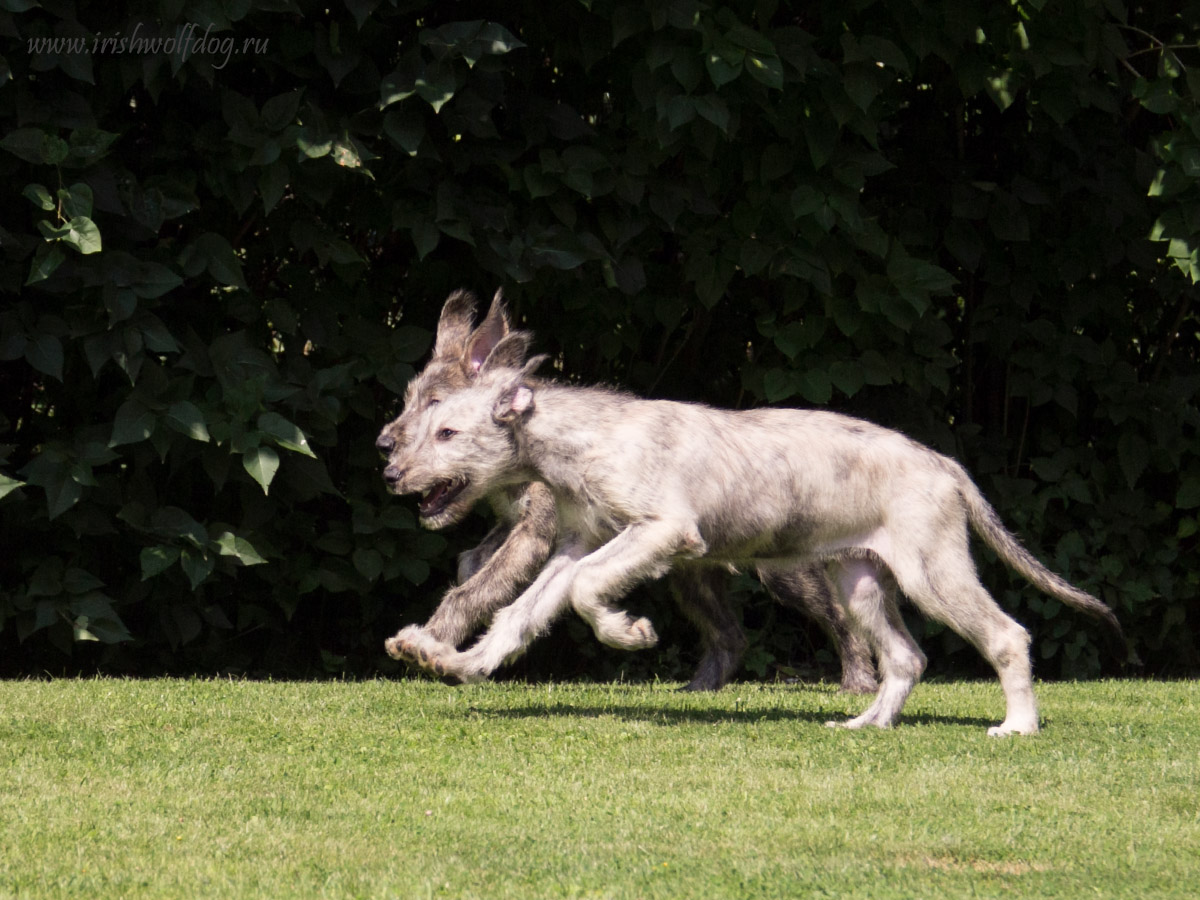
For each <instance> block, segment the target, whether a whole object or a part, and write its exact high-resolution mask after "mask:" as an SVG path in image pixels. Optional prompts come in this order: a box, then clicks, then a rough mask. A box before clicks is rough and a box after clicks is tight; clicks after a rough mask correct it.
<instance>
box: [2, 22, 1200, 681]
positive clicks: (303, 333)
mask: <svg viewBox="0 0 1200 900" xmlns="http://www.w3.org/2000/svg"><path fill="white" fill-rule="evenodd" d="M0 9H2V10H3V12H2V13H0V35H2V36H3V43H2V45H0V47H2V55H0V159H3V163H4V168H5V171H6V172H8V177H7V179H6V184H5V186H4V187H3V188H2V189H0V495H2V498H0V540H2V546H3V547H4V550H3V552H2V553H0V646H2V647H3V650H2V651H0V658H2V659H3V660H4V662H3V663H2V664H0V665H2V666H3V667H4V668H5V669H6V670H26V671H29V670H34V669H39V668H49V669H55V668H63V667H67V668H87V667H91V666H98V665H99V666H108V667H114V668H131V669H135V670H136V669H139V668H140V669H143V670H147V669H151V668H162V667H166V668H191V669H208V670H213V669H221V668H228V669H248V668H249V669H255V668H260V669H270V670H276V671H281V670H288V671H297V670H304V669H308V670H312V669H319V668H321V667H322V666H324V667H331V668H335V669H336V668H341V667H343V666H346V667H351V668H353V669H356V670H363V669H368V668H371V667H376V666H379V667H386V665H387V663H386V661H385V660H384V659H383V657H382V652H381V642H382V639H383V637H385V636H386V635H387V634H389V633H390V632H391V631H393V630H394V629H395V628H396V627H398V626H399V625H400V624H403V623H405V622H409V621H417V620H421V619H423V617H424V616H425V615H426V614H427V613H428V611H429V610H430V609H431V608H432V606H433V604H434V603H435V602H436V601H437V599H438V596H439V595H440V593H441V591H442V589H443V588H444V587H445V585H446V584H447V582H448V579H449V573H450V570H451V565H450V558H451V557H452V550H453V549H455V548H456V547H458V546H461V544H462V543H463V542H465V541H467V540H469V539H470V538H471V536H472V535H473V534H474V535H475V536H478V527H482V525H483V524H484V523H483V520H482V518H481V519H480V520H479V522H477V523H475V525H476V527H475V528H470V527H468V528H465V529H461V530H460V531H459V532H458V533H455V534H448V535H435V534H429V533H424V532H421V531H420V530H418V528H417V527H416V524H415V520H414V516H413V510H412V506H411V504H409V503H406V502H404V501H403V500H396V499H393V498H389V497H387V496H386V495H385V493H384V492H383V490H382V488H381V482H380V479H379V468H380V466H379V462H378V459H377V457H376V454H375V451H374V449H373V446H372V443H373V438H374V435H375V434H376V432H377V430H378V428H379V427H380V425H381V424H382V423H383V422H384V421H385V420H386V419H387V418H388V417H389V416H390V415H391V414H392V413H394V411H395V407H396V403H397V395H398V394H400V393H401V391H402V389H403V386H404V384H405V381H406V380H407V379H408V378H409V377H410V376H411V374H412V373H413V370H414V366H418V365H420V363H421V361H422V359H423V355H424V354H425V353H426V351H427V349H428V348H429V346H430V341H431V329H432V327H433V323H434V322H435V321H436V316H437V312H438V310H439V308H440V304H441V301H442V299H443V298H444V297H445V296H446V294H447V293H448V292H449V291H450V290H451V289H454V288H458V287H463V286H466V287H472V288H475V289H477V290H478V291H479V292H481V293H482V294H484V295H485V296H486V295H490V293H491V291H492V290H493V289H494V288H495V287H496V286H497V285H503V286H504V287H505V289H506V292H507V296H508V297H509V298H510V300H511V302H512V303H513V306H514V309H515V311H516V313H517V314H518V315H519V316H520V317H521V318H522V320H523V321H524V322H525V323H526V324H527V325H528V326H529V327H531V328H533V329H534V330H535V331H536V333H537V336H538V346H539V348H540V349H543V350H547V351H549V352H551V353H553V354H556V356H557V358H558V359H559V360H560V361H561V366H562V370H563V372H564V373H565V374H566V375H567V376H568V377H571V378H577V379H580V380H582V381H585V382H591V381H597V380H604V381H612V382H618V383H621V384H623V385H626V386H628V387H630V388H631V389H633V390H636V391H638V392H642V393H645V394H648V395H653V396H662V397H676V398H686V399H703V400H706V401H709V402H713V403H717V404H721V405H727V406H751V405H757V404H764V403H775V404H779V403H783V404H788V403H791V404H807V405H821V406H830V407H832V408H836V409H839V410H843V411H847V412H850V413H853V414H858V415H863V416H866V417H869V418H872V419H875V420H877V421H880V422H882V423H884V424H887V425H890V426H893V427H897V428H900V429H902V430H904V431H906V432H907V433H909V434H911V435H912V436H914V437H916V438H918V439H920V440H923V441H925V442H927V443H929V444H931V445H933V446H935V447H937V448H938V449H940V450H942V451H944V452H948V453H951V454H953V455H955V456H956V457H958V458H960V459H962V460H963V461H964V462H965V463H966V464H967V465H968V467H969V468H970V470H971V471H972V472H973V473H974V474H975V475H976V476H977V478H978V479H979V481H980V483H981V485H982V487H983V488H984V491H985V493H987V494H988V495H989V496H990V497H991V498H992V500H993V501H994V503H995V504H996V506H997V507H998V509H1000V511H1001V513H1002V515H1003V516H1004V518H1005V520H1006V521H1007V522H1008V523H1009V525H1010V526H1011V527H1013V528H1014V530H1016V531H1017V532H1019V533H1020V534H1021V535H1023V536H1024V537H1025V538H1026V539H1027V540H1028V541H1029V542H1030V544H1031V545H1032V546H1033V547H1034V548H1035V549H1036V550H1037V551H1038V552H1039V553H1040V554H1041V555H1042V557H1043V558H1044V559H1045V560H1046V561H1047V562H1048V563H1049V564H1051V565H1052V566H1053V567H1054V568H1056V569H1057V570H1058V571H1060V572H1062V573H1063V574H1064V575H1066V576H1067V577H1069V578H1070V579H1072V580H1073V581H1075V582H1076V583H1078V584H1080V585H1082V586H1084V587H1086V588H1087V589H1088V590H1090V591H1092V592H1094V593H1096V594H1098V595H1099V596H1101V597H1103V598H1104V599H1105V600H1107V601H1108V602H1109V603H1111V604H1112V605H1113V606H1114V607H1115V608H1116V609H1117V611H1118V614H1119V615H1120V617H1121V619H1122V620H1123V622H1124V623H1125V624H1126V626H1127V628H1128V631H1129V632H1130V634H1131V636H1132V637H1133V638H1134V640H1135V643H1136V645H1137V647H1138V649H1139V651H1140V652H1141V655H1142V656H1143V657H1144V658H1145V659H1146V660H1147V661H1148V663H1149V664H1150V665H1151V667H1152V668H1153V669H1154V670H1155V671H1158V672H1163V673H1178V672H1182V671H1194V670H1195V669H1196V668H1197V665H1198V663H1200V658H1198V654H1197V647H1196V635H1195V627H1196V615H1197V611H1196V606H1195V600H1196V596H1197V583H1198V575H1197V569H1196V566H1195V555H1194V554H1195V550H1196V542H1197V537H1196V534H1197V512H1196V510H1197V508H1198V507H1200V440H1198V436H1197V424H1198V418H1200V417H1198V415H1197V405H1196V395H1197V390H1198V389H1200V336H1198V331H1200V319H1198V316H1197V310H1196V306H1195V303H1194V298H1195V295H1196V294H1195V282H1196V280H1197V278H1198V277H1200V255H1198V250H1197V248H1198V247H1200V111H1198V108H1197V98H1198V97H1200V53H1197V47H1196V35H1197V33H1198V26H1200V5H1198V4H1196V3H1194V2H1193V3H1183V4H1171V3H1164V4H1159V3H1122V2H1119V0H1066V2H1058V3H1046V2H1044V0H1019V2H1014V3H994V2H988V0H930V2H924V0H878V2H872V0H854V2H850V3H846V2H838V3H832V2H827V0H826V2H816V3H796V4H788V3H779V2H775V0H758V2H748V0H744V2H734V3H721V4H716V3H709V2H703V0H676V2H655V0H633V2H611V0H582V2H574V3H572V2H567V3H562V4H549V5H548V4H545V3H527V2H521V0H514V2H511V3H505V4H494V3H479V2H471V0H465V2H459V3H430V2H404V0H390V2H380V0H345V2H344V3H340V2H336V3H332V4H312V3H308V2H304V0H225V2H217V0H198V2H188V0H163V2H159V3H153V2H121V0H116V2H111V3H106V4H83V3H77V2H71V0H42V2H40V3H39V2H35V0H0ZM982 565H983V567H984V568H985V581H987V583H988V584H989V585H990V586H992V587H993V588H994V589H995V592H996V594H997V596H998V598H999V599H1000V600H1001V602H1002V603H1004V604H1005V605H1006V606H1007V607H1008V608H1010V609H1012V610H1013V611H1014V613H1015V614H1016V615H1017V617H1018V618H1020V619H1021V620H1022V621H1023V622H1025V623H1027V624H1028V625H1029V626H1030V627H1031V629H1032V630H1033V631H1034V633H1035V656H1036V657H1037V658H1038V659H1039V661H1040V671H1041V672H1042V674H1046V675H1058V674H1064V675H1079V674H1091V673H1094V672H1096V671H1098V670H1099V667H1100V665H1101V663H1102V658H1101V654H1100V651H1099V648H1098V643H1097V641H1096V640H1095V638H1096V634H1095V633H1094V632H1093V631H1092V630H1091V629H1090V626H1088V625H1087V624H1086V623H1084V622H1081V621H1080V620H1079V618H1078V617H1077V616H1074V615H1068V614H1066V613H1063V612H1061V610H1060V607H1059V605H1058V604H1057V603H1056V602H1054V601H1050V600H1047V599H1046V598H1044V597H1042V596H1040V595H1038V594H1037V593H1036V592H1034V591H1033V590H1032V589H1030V588H1027V587H1025V586H1024V585H1023V584H1022V583H1020V582H1018V581H1017V580H1015V579H1011V578H1009V576H1008V575H1007V574H1006V573H1005V572H1004V570H1003V568H1002V567H1000V566H998V565H997V564H995V562H994V561H992V560H989V559H986V558H984V559H982ZM738 592H739V593H740V594H741V595H743V596H742V598H741V599H742V600H743V602H744V603H745V604H746V607H747V609H746V618H747V624H748V625H749V626H750V628H751V631H752V636H753V638H754V645H753V649H752V652H751V654H750V656H749V657H748V666H749V668H750V670H751V671H752V672H756V673H758V674H767V673H769V672H770V670H771V665H772V664H788V663H792V662H794V661H796V659H797V658H798V657H799V656H801V655H803V654H802V652H801V651H802V650H803V649H804V648H805V647H806V646H807V645H808V644H810V643H812V642H811V641H806V640H804V639H803V638H804V634H805V633H804V632H803V630H802V628H803V626H801V625H800V624H799V623H796V622H793V621H790V620H788V621H782V620H781V621H778V622H776V621H775V619H774V615H775V613H774V611H773V609H772V608H771V607H770V605H769V604H767V603H765V602H764V600H763V598H762V597H761V594H760V593H758V592H757V589H756V588H755V587H753V586H752V585H751V584H750V582H748V581H747V582H745V583H739V586H738ZM635 600H636V598H635ZM652 611H653V614H654V615H655V617H656V620H661V621H663V622H664V623H666V624H667V625H668V626H669V624H670V620H671V618H672V616H671V613H670V610H669V606H668V605H667V604H665V603H661V604H656V605H655V606H654V607H653V610H652ZM668 633H673V632H672V631H671V629H670V627H668ZM678 640H679V641H681V642H682V647H683V650H684V655H686V653H687V649H688V642H691V641H693V640H694V639H693V638H692V637H691V636H690V635H687V634H686V633H684V632H683V631H680V632H679V634H678ZM931 642H932V643H934V644H938V645H939V647H938V648H937V649H938V650H939V651H940V652H936V653H933V654H932V656H933V657H934V658H935V659H941V660H944V661H948V662H949V664H953V663H955V662H956V661H957V662H959V663H960V664H961V665H962V666H973V665H975V664H976V663H975V662H974V656H973V653H959V652H957V651H959V650H961V649H962V646H961V643H959V642H956V640H955V639H953V638H952V636H950V635H949V634H941V635H938V634H936V633H935V630H934V629H932V628H930V629H927V634H926V643H927V644H928V643H931ZM580 647H581V648H583V650H582V651H581V652H582V653H583V654H584V656H586V655H587V654H588V653H591V652H593V651H592V649H591V648H592V647H593V643H592V642H591V641H590V639H587V640H586V641H584V642H583V643H581V644H580ZM679 651H680V646H679V645H676V644H670V645H668V646H666V647H664V648H663V652H662V653H660V654H659V656H658V657H657V659H655V658H653V657H643V658H642V659H641V662H640V663H638V664H640V665H645V666H646V667H647V668H646V671H650V670H654V671H657V672H659V673H660V674H664V675H671V674H674V672H673V671H672V670H673V668H674V667H675V666H677V665H679V664H680V663H678V656H679ZM577 660H578V656H576V655H571V656H570V659H569V660H568V659H566V658H561V659H558V660H557V661H555V662H553V663H552V664H553V665H554V666H555V667H556V668H555V671H558V672H568V673H573V672H575V671H578V670H579V668H580V665H581V664H580V663H579V662H578V661H577ZM547 664H551V663H550V662H549V661H548V662H547ZM616 664H617V663H616V661H615V658H614V657H611V656H604V657H602V658H600V659H597V660H593V661H591V662H590V663H588V661H587V660H586V659H585V661H584V666H585V668H586V667H587V665H590V666H591V669H590V671H593V672H594V673H598V672H599V671H601V670H605V667H608V668H609V669H610V670H611V667H612V666H615V665H616ZM625 664H628V663H625Z"/></svg>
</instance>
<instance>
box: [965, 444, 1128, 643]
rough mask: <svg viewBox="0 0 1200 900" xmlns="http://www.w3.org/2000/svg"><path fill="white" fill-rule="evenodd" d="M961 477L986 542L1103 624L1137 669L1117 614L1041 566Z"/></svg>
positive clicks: (1037, 584)
mask: <svg viewBox="0 0 1200 900" xmlns="http://www.w3.org/2000/svg"><path fill="white" fill-rule="evenodd" d="M956 468H957V467H956ZM957 474H958V475H959V490H960V491H961V492H962V496H963V500H964V501H965V502H966V504H967V518H968V519H969V520H970V522H971V527H972V528H973V529H975V533H976V534H978V535H979V537H980V538H982V539H983V542H984V543H985V544H987V545H988V546H989V547H991V548H992V549H993V550H994V551H996V554H997V555H998V556H999V557H1000V558H1001V559H1002V560H1004V561H1005V562H1006V563H1007V564H1008V565H1009V566H1011V567H1012V568H1013V569H1015V570H1016V571H1017V572H1019V573H1020V574H1021V575H1022V576H1024V577H1025V578H1026V579H1027V580H1028V581H1029V583H1030V584H1032V585H1033V586H1034V587H1036V588H1037V589H1038V590H1040V591H1042V592H1043V593H1045V594H1049V595H1050V596H1051V597H1054V598H1055V599H1057V600H1061V601H1062V602H1063V603H1065V604H1067V605H1068V606H1072V607H1074V608H1075V609H1078V610H1079V611H1081V612H1085V613H1087V614H1088V615H1090V616H1092V617H1094V618H1096V619H1098V620H1099V621H1100V622H1102V623H1103V624H1104V625H1105V626H1106V628H1107V630H1108V632H1109V636H1110V638H1111V639H1112V640H1113V642H1114V644H1113V647H1114V650H1116V651H1117V652H1118V655H1119V654H1120V653H1121V652H1123V653H1124V657H1123V661H1125V662H1128V663H1130V664H1133V665H1136V664H1137V663H1138V662H1139V660H1138V658H1137V654H1136V653H1135V652H1134V651H1133V648H1132V647H1130V646H1129V643H1128V641H1127V640H1126V639H1125V633H1124V632H1123V631H1122V630H1121V623H1120V622H1118V621H1117V616H1116V614H1115V613H1114V612H1113V611H1112V610H1111V609H1110V608H1109V607H1108V605H1107V604H1106V603H1104V601H1103V600H1100V599H1098V598H1096V597H1093V596H1092V595H1091V594H1089V593H1088V592H1087V591H1081V590H1080V589H1079V588H1077V587H1075V586H1074V585H1073V584H1070V583H1069V582H1067V581H1066V580H1065V579H1063V578H1060V577H1059V576H1057V575H1055V574H1054V573H1053V572H1051V571H1050V570H1049V569H1047V568H1046V567H1045V566H1043V565H1042V564H1041V563H1040V562H1038V561H1037V559H1035V558H1034V556H1033V554H1031V553H1030V552H1029V551H1028V550H1026V549H1025V548H1024V547H1023V546H1021V542H1020V541H1019V540H1017V538H1016V536H1015V535H1014V534H1013V533H1012V532H1011V531H1009V530H1008V529H1007V528H1005V527H1004V523H1003V522H1001V521H1000V516H999V515H998V514H997V513H996V510H995V509H993V508H992V505H991V504H990V503H988V502H987V500H986V499H984V496H983V494H981V493H980V491H979V488H978V487H976V486H975V482H973V481H972V480H971V478H970V476H968V475H967V473H966V471H965V470H963V469H961V468H958V472H957Z"/></svg>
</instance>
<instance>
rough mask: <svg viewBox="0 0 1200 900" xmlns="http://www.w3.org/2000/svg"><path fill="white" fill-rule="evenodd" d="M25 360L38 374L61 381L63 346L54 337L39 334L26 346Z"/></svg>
mask: <svg viewBox="0 0 1200 900" xmlns="http://www.w3.org/2000/svg"><path fill="white" fill-rule="evenodd" d="M25 359H26V361H27V362H28V363H29V364H30V365H31V366H33V367H34V368H35V369H37V370H38V371H39V372H44V373H45V374H47V375H49V376H51V377H52V378H57V379H58V380H59V381H62V380H63V346H62V341H60V340H59V339H58V338H56V337H55V336H54V335H52V334H39V335H38V336H37V337H36V338H34V339H33V340H32V341H30V342H29V343H28V344H26V345H25Z"/></svg>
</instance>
